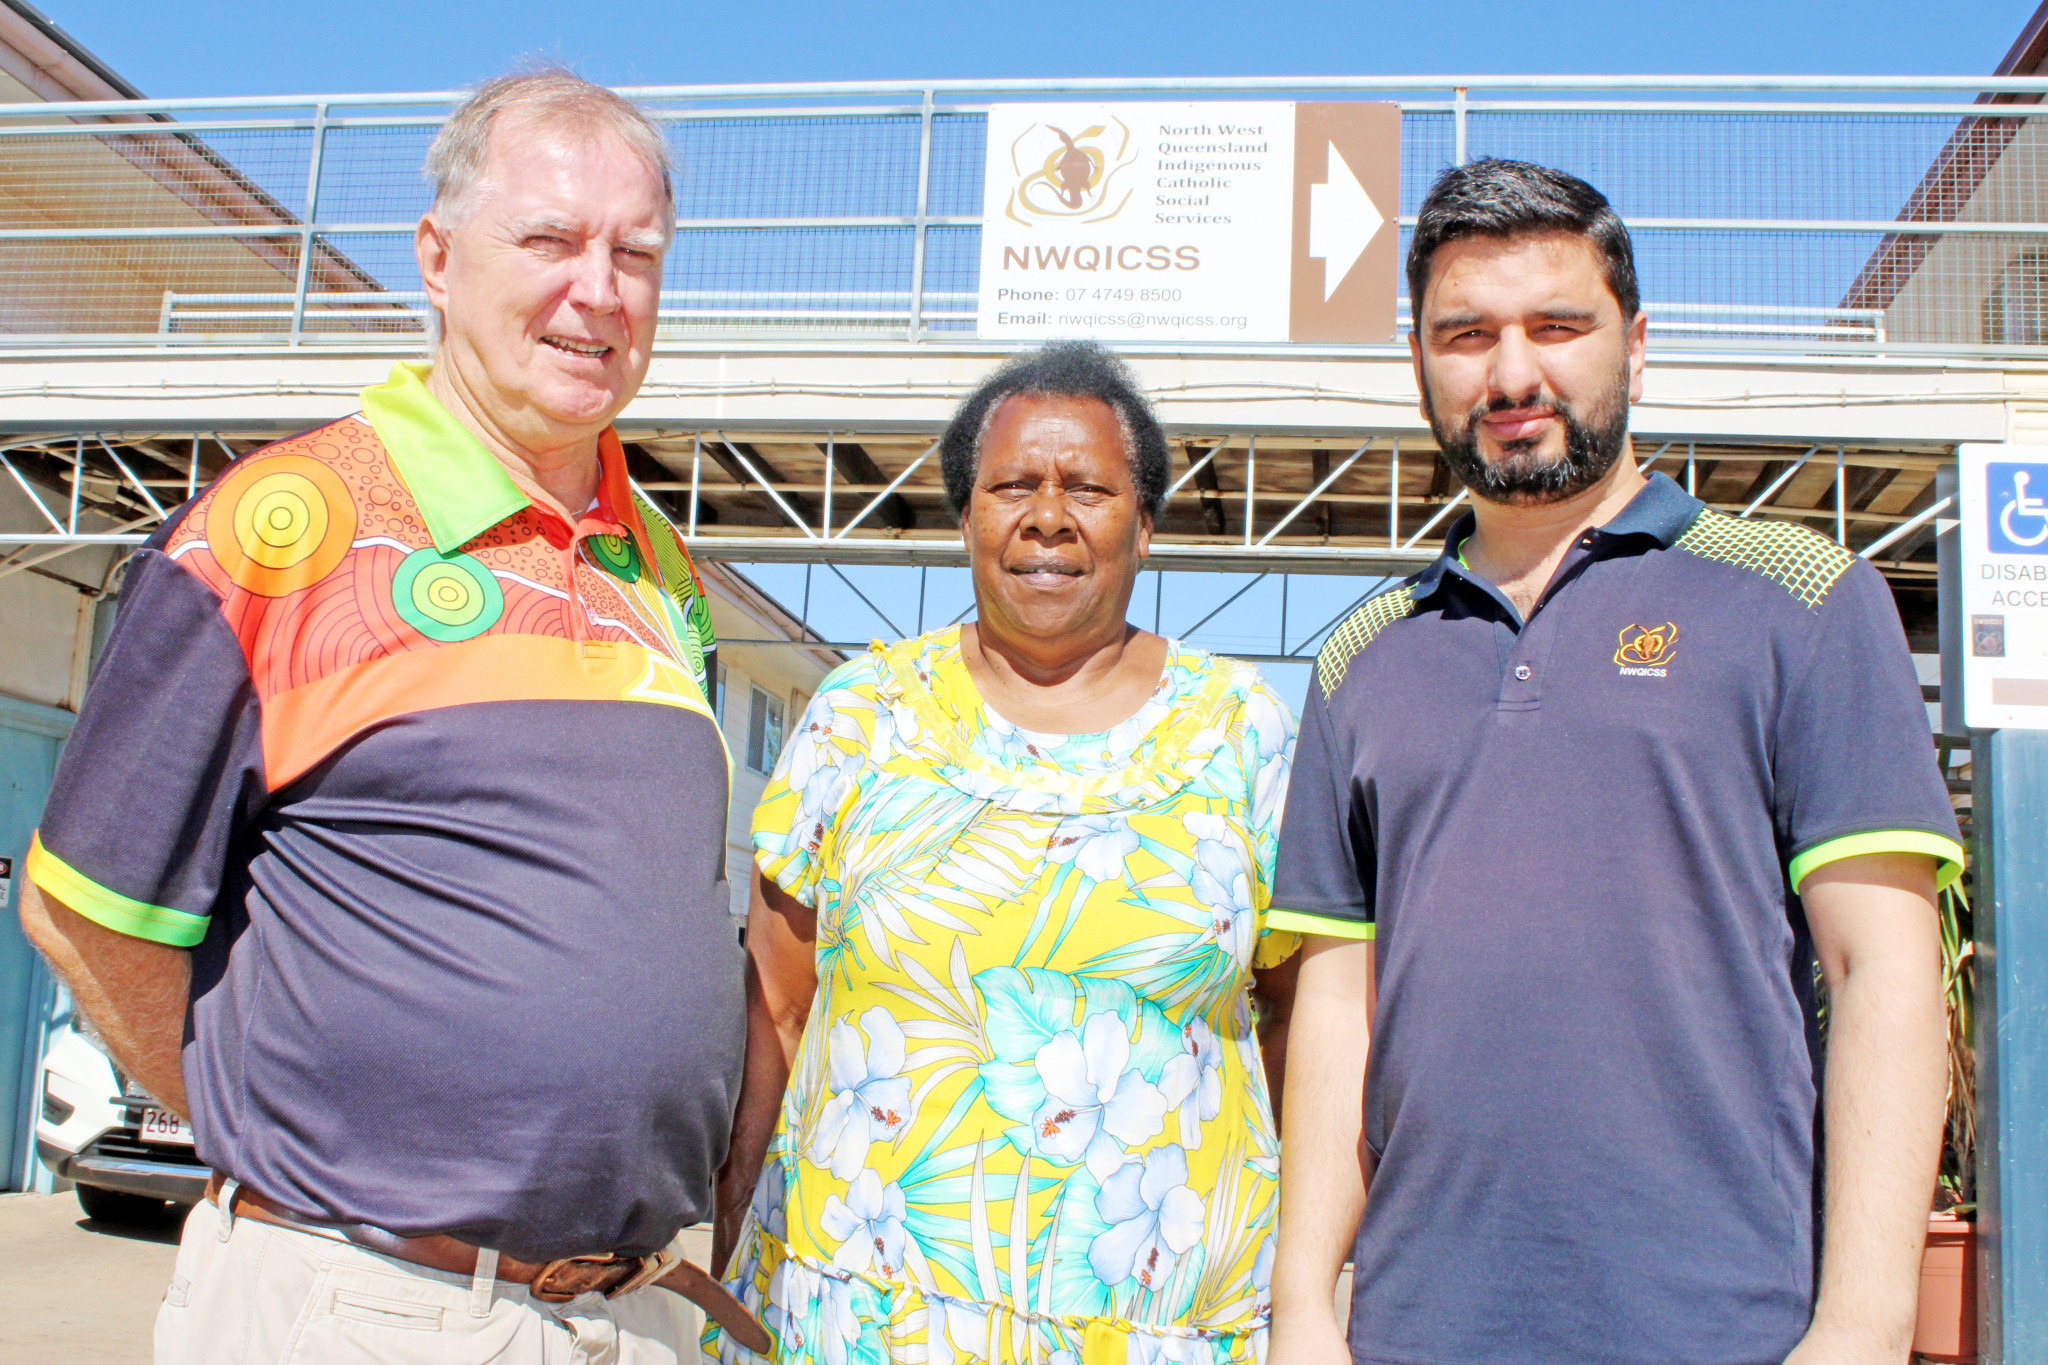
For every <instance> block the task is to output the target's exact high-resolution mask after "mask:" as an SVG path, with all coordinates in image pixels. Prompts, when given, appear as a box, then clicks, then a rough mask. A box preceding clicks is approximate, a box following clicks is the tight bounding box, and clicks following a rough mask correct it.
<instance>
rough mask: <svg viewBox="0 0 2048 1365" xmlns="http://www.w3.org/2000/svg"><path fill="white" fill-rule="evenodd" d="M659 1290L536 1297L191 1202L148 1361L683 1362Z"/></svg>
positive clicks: (203, 1364)
mask: <svg viewBox="0 0 2048 1365" xmlns="http://www.w3.org/2000/svg"><path fill="white" fill-rule="evenodd" d="M697 1333H698V1314H697V1310H696V1308H695V1306H694V1305H692V1304H691V1303H690V1302H689V1301H688V1300H686V1299H684V1298H683V1297H682V1296H680V1295H677V1294H672V1293H670V1292H669V1291H668V1290H666V1289H654V1288H649V1289H642V1290H638V1291H636V1292H634V1293H631V1294H624V1295H621V1296H619V1297H618V1298H615V1299H603V1298H599V1297H598V1296H597V1295H595V1294H585V1295H581V1296H579V1297H577V1298H574V1299H571V1300H570V1301H569V1302H567V1303H561V1304H551V1303H543V1302H541V1301H540V1300H538V1299H535V1298H534V1297H533V1296H532V1295H530V1294H528V1293H527V1292H526V1289H525V1288H524V1286H521V1285H512V1284H501V1283H496V1282H493V1281H489V1280H486V1281H483V1282H481V1283H478V1282H473V1281H472V1280H471V1279H469V1278H468V1277H466V1276H460V1275H450V1274H446V1273H444V1272H442V1271H438V1270H429V1269H427V1268H426V1267H424V1266H415V1265H408V1264H407V1263H406V1262H404V1261H399V1260H394V1259H392V1258H391V1257H389V1256H380V1255H378V1254H377V1253H376V1252H373V1251H366V1250H364V1249H363V1248H361V1247H358V1246H355V1245H353V1244H352V1243H349V1242H344V1241H340V1240H337V1239H334V1238H330V1237H325V1236H322V1235H321V1234H319V1233H317V1232H309V1231H304V1230H301V1229H298V1228H286V1227H278V1226H276V1225H274V1224H270V1223H259V1222H257V1221H256V1220H255V1219H253V1218H236V1219H234V1220H233V1222H232V1224H230V1223H229V1220H228V1219H227V1218H226V1217H225V1216H224V1215H223V1214H222V1213H221V1211H220V1210H219V1209H218V1208H216V1207H215V1206H214V1205H213V1204H212V1202H210V1201H207V1200H202V1201H200V1202H199V1203H198V1204H196V1205H194V1206H193V1209H192V1213H191V1216H190V1217H188V1218H187V1219H186V1220H185V1232H184V1236H183V1238H182V1239H181V1240H180V1242H179V1245H178V1266H177V1270H176V1271H175V1273H174V1274H173V1275H172V1277H171V1285H170V1288H169V1289H168V1290H166V1291H165V1293H164V1304H163V1307H162V1309H160V1310H159V1311H158V1313H157V1319H156V1360H157V1365H286V1362H293V1363H294V1365H359V1363H360V1365H370V1362H376V1363H377V1365H482V1363H483V1362H486V1361H489V1362H496V1363H499V1365H678V1363H679V1362H688V1363H689V1365H697V1362H699V1361H700V1359H701V1352H700V1351H699V1349H698V1346H697Z"/></svg>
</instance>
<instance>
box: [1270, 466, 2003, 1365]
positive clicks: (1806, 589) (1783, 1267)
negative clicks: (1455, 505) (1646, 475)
mask: <svg viewBox="0 0 2048 1365" xmlns="http://www.w3.org/2000/svg"><path fill="white" fill-rule="evenodd" d="M1472 526H1473V521H1472V518H1471V516H1470V515H1469V514H1468V515H1467V516H1466V517H1465V518H1464V520H1463V521H1462V522H1461V523H1460V524H1459V525H1458V526H1456V527H1454V528H1453V529H1452V531H1451V533H1450V536H1449V538H1448V543H1449V544H1450V545H1452V546H1458V545H1462V544H1463V543H1464V540H1465V538H1466V536H1467V535H1469V534H1470V533H1471V530H1472ZM1887 850H1897V851H1908V852H1917V853H1927V854H1930V855H1932V856H1934V857H1935V858H1937V859H1939V860H1940V861H1941V866H1942V869H1943V870H1942V872H1941V877H1942V879H1943V880H1944V881H1946V880H1948V879H1950V878H1952V877H1953V876H1954V875H1955V874H1956V872H1957V871H1959V870H1960V863H1961V858H1962V848H1961V846H1960V844H1959V843H1958V842H1957V835H1956V822H1955V816H1954V813H1953V811H1952V809H1951V807H1950V804H1949V798H1948V792H1947V789H1946V787H1945V785H1944V783H1943V781H1942V778H1941V775H1940V773H1939V772H1938V771H1937V769H1936V767H1935V762H1934V747H1933V744H1932V742H1931V741H1930V738H1929V734H1928V727H1927V715H1926V709H1925V707H1924V706H1923V704H1922V702H1921V699H1920V688H1919V683H1918V680H1917V678H1916V677H1915V675H1914V672H1913V666H1912V661H1911V658H1910V657H1909V655H1908V654H1907V652H1906V642H1905V639H1904V636H1903V634H1902V632H1901V630H1900V628H1899V619H1898V611H1897V608H1896V606H1895V605H1894V604H1893V602H1892V597H1891V593H1890V591H1889V590H1888V589H1887V588H1886V587H1885V584H1884V581H1883V579H1882V578H1880V577H1879V575H1878V573H1877V571H1876V570H1875V569H1874V568H1872V567H1871V566H1870V565H1869V564H1868V563H1866V562H1864V561H1862V560H1859V559H1857V558H1856V557H1855V556H1853V555H1851V554H1849V553H1848V552H1847V551H1846V550H1844V549H1843V548H1842V547H1841V546H1839V545H1837V544H1835V543H1834V542H1832V541H1830V540H1827V539H1825V538H1824V537H1821V536H1819V535H1816V534H1814V533H1813V532H1811V531H1807V530H1805V529H1803V528H1799V527H1794V526H1788V525H1785V524H1783V523H1768V522H1751V521H1743V520H1740V519H1737V518H1734V517H1727V516H1723V515H1721V514H1719V513H1716V512H1712V511H1709V510H1707V509H1706V508H1705V507H1703V506H1702V505H1701V504H1700V503H1699V502H1697V501H1696V500H1694V499H1693V498H1691V497H1689V496H1688V495H1687V494H1686V493H1685V492H1684V491H1683V490H1681V489H1680V488H1679V487H1678V486H1677V485H1676V484H1674V483H1673V482H1671V480H1669V479H1668V478H1665V477H1664V476H1662V475H1653V476H1652V477H1651V479H1650V482H1649V486H1648V487H1646V488H1644V489H1643V490H1642V491H1641V492H1640V493H1639V494H1638V495H1637V496H1636V497H1635V498H1634V499H1633V500H1632V501H1631V502H1630V503H1629V505H1628V506H1627V507H1626V508H1624V509H1623V510H1622V512H1621V513H1620V515H1618V516H1617V517H1616V518H1615V519H1614V520H1613V521H1611V522H1609V523H1608V524H1607V525H1606V526H1604V527H1601V528H1599V529H1598V530H1595V531H1591V532H1589V533H1587V534H1586V535H1585V536H1584V537H1583V538H1582V539H1581V540H1580V541H1579V542H1578V543H1576V544H1575V545H1574V546H1573V547H1572V549H1571V550H1570V552H1569V553H1568V554H1567V555H1566V557H1565V559H1564V561H1563V563H1562V564H1561V565H1560V566H1559V567H1558V570H1557V573H1556V575H1555V577H1554V578H1553V579H1552V582H1551V585H1550V586H1549V588H1548V589H1547V590H1546V591H1545V593H1544V595H1543V597H1542V598H1541V599H1539V601H1538V603H1537V607H1536V610H1535V611H1534V612H1532V613H1531V615H1530V616H1529V618H1528V619H1527V620H1524V619H1523V618H1522V616H1521V614H1520V613H1519V612H1517V611H1516V609H1515V608H1514V606H1513V605H1512V604H1511V603H1509V602H1508V600H1507V599H1506V598H1505V597H1504V596H1502V595H1501V593H1500V592H1499V590H1498V589H1496V588H1495V587H1494V586H1493V585H1492V584H1491V583H1489V582H1487V581H1486V580H1485V579H1483V578H1481V577H1479V576H1478V575H1476V574H1473V573H1471V572H1469V571H1468V570H1466V569H1465V568H1464V567H1463V566H1462V565H1461V564H1460V563H1459V562H1458V560H1457V559H1456V558H1455V557H1453V556H1451V555H1445V556H1444V557H1441V558H1439V559H1438V560H1437V561H1436V562H1435V563H1433V564H1432V565H1430V567H1429V568H1427V569H1426V570H1424V571H1423V572H1422V573H1420V574H1418V575H1416V576H1415V577H1414V578H1411V579H1409V580H1408V581H1407V582H1405V583H1402V584H1400V585H1399V586H1397V587H1394V588H1392V589H1390V590H1389V591H1387V592H1385V593H1382V594H1380V595H1379V596H1377V597H1375V598H1373V599H1372V600H1371V601H1369V602H1367V603H1366V604H1365V605H1364V606H1363V607H1361V608H1360V609H1359V610H1358V612H1357V613H1356V614H1355V615H1353V616H1352V617H1351V618H1350V620H1348V621H1347V622H1346V623H1345V624H1344V625H1342V626H1341V627H1339V628H1338V630H1337V631H1336V632H1335V633H1334V634H1333V635H1332V636H1331V637H1330V640H1329V642H1328V643H1327V644H1326V645H1325V646H1324V648H1323V650H1322V653H1321V655H1320V657H1319V658H1318V659H1317V661H1316V680H1315V682H1314V683H1313V684H1312V685H1311V686H1310V687H1309V690H1308V697H1307V702H1306V705H1305V707H1304V710H1303V715H1302V721H1301V738H1300V741H1299V744H1298V745H1297V748H1296V751H1295V761H1294V775H1293V782H1292V784H1291V786H1290V787H1289V790H1288V798H1287V816H1286V820H1285V822H1284V824H1283V825H1282V827H1281V834H1280V852H1279V865H1278V871H1277V873H1276V880H1275V887H1274V892H1273V904H1274V907H1275V908H1274V910H1272V911H1271V912H1269V913H1268V915H1267V923H1268V924H1270V925H1272V926H1274V927H1275V928H1289V929H1296V930H1300V931H1303V932H1307V933H1317V934H1325V935H1343V936H1353V937H1371V938H1375V939H1376V944H1375V949H1376V951H1375V970H1376V973H1377V981H1378V991H1379V995H1378V1005H1377V1008H1376V1013H1375V1017H1374V1027H1373V1039H1372V1061H1371V1063H1370V1066H1369V1067H1368V1074H1367V1078H1366V1093H1365V1138H1366V1141H1367V1143H1368V1144H1369V1145H1370V1146H1371V1148H1372V1149H1373V1151H1374V1152H1376V1153H1377V1154H1378V1158H1379V1165H1378V1167H1377V1170H1376V1171H1375V1173H1374V1176H1373V1180H1372V1192H1371V1197H1370V1198H1369V1199H1368V1200H1367V1203H1366V1213H1365V1219H1364V1223H1363V1225H1362V1227H1361V1228H1360V1230H1359V1236H1358V1244H1357V1247H1356V1251H1355V1266H1356V1275H1355V1278H1354V1280H1353V1284H1354V1286H1355V1289H1354V1306H1353V1311H1352V1317H1351V1322H1352V1351H1353V1354H1354V1356H1355V1357H1356V1359H1357V1360H1358V1361H1360V1362H1368V1361H1372V1362H1379V1361H1388V1362H1393V1361H1398V1362H1402V1363H1403V1365H1432V1363H1433V1362H1440V1363H1441V1365H1453V1363H1455V1365H1469V1363H1470V1362H1477V1361H1487V1362H1528V1363H1529V1365H1538V1363H1539V1362H1541V1363H1542V1365H1551V1363H1552V1362H1557V1361H1565V1360H1570V1361H1582V1362H1594V1361H1599V1362H1610V1361H1611V1362H1643V1363H1644V1365H1649V1363H1650V1362H1658V1363H1659V1365H1666V1363H1668V1362H1672V1361H1698V1362H1719V1363H1722V1365H1732V1363H1733V1362H1737V1361H1777V1360H1782V1359H1783V1358H1784V1356H1785V1354H1786V1352H1787V1351H1789V1350H1790V1349H1791V1348H1792V1347H1793V1346H1794V1345H1795V1344H1796V1343H1797V1342H1798V1340H1799V1338H1800V1336H1801V1334H1802V1333H1803V1332H1804V1331H1805V1329H1806V1326H1807V1321H1808V1318H1809V1316H1810V1314H1811V1311H1812V1306H1813V1288H1814V1264H1815V1259H1816V1248H1817V1221H1818V1220H1817V1218H1816V1215H1815V1210H1816V1207H1817V1205H1816V1200H1817V1198H1818V1195H1819V1189H1820V1185H1819V1182H1818V1180H1817V1179H1816V1170H1815V1165H1816V1162H1815V1158H1816V1147H1817V1118H1818V1115H1817V1106H1816V1094H1817V1086H1818V1079H1819V1050H1818V1048H1817V1047H1812V1046H1810V1045H1809V1039H1810V1037H1812V1036H1813V1028H1812V1025H1813V1021H1814V1017H1815V1002H1814V979H1815V978H1814V953H1813V941H1812V937H1811V935H1810V933H1809V931H1808V928H1807V923H1806V917H1805V913H1804V911H1803V909H1802V907H1801V904H1800V900H1799V894H1798V891H1799V884H1800V882H1801V880H1802V879H1803V878H1805V877H1806V876H1807V875H1808V874H1809V873H1810V872H1811V871H1812V869H1813V868H1815V867H1817V866H1820V865H1822V864H1824V863H1827V862H1830V861H1833V860H1835V859H1838V858H1843V857H1848V856H1852V855H1855V854H1860V853H1870V852H1880V851H1887Z"/></svg>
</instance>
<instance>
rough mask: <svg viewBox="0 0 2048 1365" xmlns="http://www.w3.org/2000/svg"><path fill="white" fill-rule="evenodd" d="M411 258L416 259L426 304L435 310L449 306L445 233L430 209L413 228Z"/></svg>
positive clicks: (441, 310) (443, 309) (440, 310)
mask: <svg viewBox="0 0 2048 1365" xmlns="http://www.w3.org/2000/svg"><path fill="white" fill-rule="evenodd" d="M412 254H413V259H414V260H416V261H418V262H419V267H420V282H421V283H422V284H424V285H425V286H426V290H427V304H428V306H430V307H432V308H433V309H435V310H436V311H438V312H444V313H445V312H446V311H447V308H448V236H447V234H446V233H445V232H443V231H442V229H441V223H440V220H439V219H437V218H436V217H435V216H434V215H433V214H431V213H429V214H427V215H426V216H425V217H423V218H421V219H420V221H419V226H418V227H415V228H414V229H413V230H412Z"/></svg>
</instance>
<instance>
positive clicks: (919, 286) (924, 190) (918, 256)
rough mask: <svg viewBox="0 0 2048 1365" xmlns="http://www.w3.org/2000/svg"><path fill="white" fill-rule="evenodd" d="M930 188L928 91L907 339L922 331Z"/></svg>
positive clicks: (919, 153)
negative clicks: (925, 247) (926, 230)
mask: <svg viewBox="0 0 2048 1365" xmlns="http://www.w3.org/2000/svg"><path fill="white" fill-rule="evenodd" d="M931 192H932V92H931V91H929V90H927V91H925V92H924V110H923V116H922V119H921V131H920V132H919V134H918V140H917V241H916V244H915V245H914V246H913V247H912V248H911V253H910V330H909V339H910V340H911V341H916V340H918V339H919V338H921V337H922V336H923V335H924V238H925V229H926V225H927V223H928V221H929V219H930V217H931Z"/></svg>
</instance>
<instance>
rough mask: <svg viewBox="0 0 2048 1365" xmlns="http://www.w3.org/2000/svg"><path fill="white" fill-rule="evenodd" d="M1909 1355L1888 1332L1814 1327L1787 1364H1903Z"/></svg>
mask: <svg viewBox="0 0 2048 1365" xmlns="http://www.w3.org/2000/svg"><path fill="white" fill-rule="evenodd" d="M1906 1355H1907V1352H1906V1350H1905V1349H1904V1348H1902V1347H1900V1346H1899V1345H1898V1344H1897V1342H1896V1341H1895V1340H1894V1339H1893V1338H1892V1337H1891V1336H1890V1335H1889V1334H1887V1333H1881V1332H1871V1331H1859V1330H1857V1329H1856V1328H1854V1327H1836V1326H1822V1325H1820V1324H1819V1323H1816V1324H1814V1325H1813V1326H1812V1327H1810V1328H1808V1329H1807V1333H1806V1336H1805V1337H1804V1338H1803V1339H1802V1340H1801V1341H1800V1343H1799V1344H1798V1345H1797V1346H1795V1347H1794V1348H1793V1349H1792V1354H1791V1355H1789V1356H1786V1357H1785V1365H1901V1362H1903V1361H1904V1360H1905V1359H1906Z"/></svg>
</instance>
